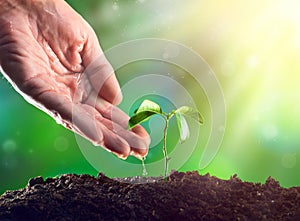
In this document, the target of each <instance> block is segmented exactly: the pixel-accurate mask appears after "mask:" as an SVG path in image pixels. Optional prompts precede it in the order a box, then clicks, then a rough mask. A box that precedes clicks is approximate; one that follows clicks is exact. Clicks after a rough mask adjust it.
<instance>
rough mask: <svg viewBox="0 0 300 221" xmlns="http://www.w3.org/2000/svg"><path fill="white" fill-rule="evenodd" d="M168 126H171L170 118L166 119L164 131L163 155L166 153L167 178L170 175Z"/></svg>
mask: <svg viewBox="0 0 300 221" xmlns="http://www.w3.org/2000/svg"><path fill="white" fill-rule="evenodd" d="M168 126H169V116H167V117H166V126H165V129H164V146H163V149H162V150H163V153H164V157H165V177H167V173H168V161H169V158H168V153H167V131H168Z"/></svg>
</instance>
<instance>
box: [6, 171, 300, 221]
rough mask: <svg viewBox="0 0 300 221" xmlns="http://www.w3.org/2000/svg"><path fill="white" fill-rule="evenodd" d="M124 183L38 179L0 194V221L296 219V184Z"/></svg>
mask: <svg viewBox="0 0 300 221" xmlns="http://www.w3.org/2000/svg"><path fill="white" fill-rule="evenodd" d="M134 179H137V180H138V179H141V178H131V181H132V182H131V183H126V182H124V181H128V179H124V180H122V179H117V180H114V179H110V178H108V177H106V176H105V175H103V174H99V175H98V177H97V178H95V177H92V176H89V175H74V174H66V175H62V176H61V177H59V178H47V179H45V180H44V179H43V178H42V177H37V178H33V179H31V180H29V183H28V185H27V186H26V187H25V188H23V189H20V190H16V191H7V192H6V193H4V194H3V195H2V196H1V197H0V220H109V221H111V220H214V221H215V220H230V221H232V220H300V209H299V208H300V187H292V188H289V189H286V188H283V187H281V186H280V185H279V183H278V182H277V181H275V180H274V179H272V178H268V179H267V181H266V183H265V184H256V183H250V182H242V181H241V180H240V179H239V178H238V177H237V176H236V175H234V176H232V177H231V178H230V180H221V179H218V178H216V177H213V176H210V175H209V174H206V175H199V174H198V172H187V173H180V172H174V173H173V174H172V175H171V176H170V177H168V178H167V180H163V179H160V180H155V179H149V180H150V181H149V182H148V183H143V184H139V183H135V182H134Z"/></svg>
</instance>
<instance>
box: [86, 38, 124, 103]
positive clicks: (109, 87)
mask: <svg viewBox="0 0 300 221" xmlns="http://www.w3.org/2000/svg"><path fill="white" fill-rule="evenodd" d="M82 62H83V66H84V67H85V71H84V73H85V74H87V75H88V77H89V80H90V82H91V84H92V86H93V87H94V90H95V91H96V92H97V93H98V95H99V96H100V97H102V98H104V99H105V100H107V101H108V102H110V103H112V104H115V105H117V104H119V103H120V102H121V101H122V93H121V89H120V86H119V83H118V80H117V78H116V76H115V73H114V70H113V68H112V66H111V64H110V63H109V62H108V61H107V59H106V58H105V55H104V53H103V52H102V50H101V48H100V45H99V42H98V40H97V37H96V35H95V34H92V35H91V36H89V38H88V40H87V43H86V44H85V46H84V49H83V51H82Z"/></svg>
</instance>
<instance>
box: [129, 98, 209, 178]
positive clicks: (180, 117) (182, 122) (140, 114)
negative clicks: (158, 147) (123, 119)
mask: <svg viewBox="0 0 300 221" xmlns="http://www.w3.org/2000/svg"><path fill="white" fill-rule="evenodd" d="M153 115H159V116H161V117H162V118H163V119H164V120H165V128H164V131H163V133H164V138H163V139H164V142H163V147H162V151H163V154H164V159H165V168H164V176H165V177H166V176H167V172H168V163H169V160H170V158H169V156H168V152H167V131H168V127H169V122H170V120H171V119H172V118H173V116H175V117H176V121H177V125H178V129H179V134H180V142H181V143H183V142H184V141H185V140H187V139H188V138H189V135H190V132H189V127H188V124H187V122H186V119H185V116H188V117H191V118H193V119H195V120H196V121H197V122H198V123H200V124H203V117H202V115H201V114H200V113H199V112H198V111H197V110H195V109H194V108H192V107H188V106H182V107H180V108H178V109H176V110H172V111H171V112H170V113H165V112H163V111H162V108H161V107H160V106H159V105H158V104H157V103H155V102H153V101H150V100H144V101H143V102H142V103H141V105H140V106H139V108H138V109H137V110H136V111H135V112H134V115H133V116H132V117H131V118H130V119H129V124H128V126H129V128H133V127H135V126H136V125H138V124H140V123H142V122H144V121H147V120H149V119H150V117H151V116H153Z"/></svg>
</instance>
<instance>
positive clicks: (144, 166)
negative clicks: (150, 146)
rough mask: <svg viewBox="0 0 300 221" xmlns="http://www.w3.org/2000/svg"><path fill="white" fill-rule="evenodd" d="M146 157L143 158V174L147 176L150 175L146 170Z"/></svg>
mask: <svg viewBox="0 0 300 221" xmlns="http://www.w3.org/2000/svg"><path fill="white" fill-rule="evenodd" d="M145 159H146V158H145V157H143V158H142V166H143V174H142V175H143V176H147V175H148V172H147V170H146V165H145Z"/></svg>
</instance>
